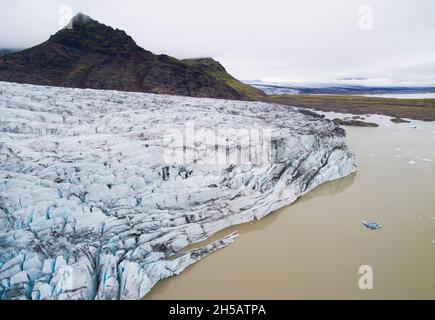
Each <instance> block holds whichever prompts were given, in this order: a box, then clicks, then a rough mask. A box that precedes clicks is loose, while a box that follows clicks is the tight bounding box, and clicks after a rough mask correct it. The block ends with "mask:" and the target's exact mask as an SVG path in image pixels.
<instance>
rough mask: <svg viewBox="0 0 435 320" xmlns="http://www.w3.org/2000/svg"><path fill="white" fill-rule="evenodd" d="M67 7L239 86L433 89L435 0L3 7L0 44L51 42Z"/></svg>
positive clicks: (11, 2)
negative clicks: (211, 67) (200, 63)
mask: <svg viewBox="0 0 435 320" xmlns="http://www.w3.org/2000/svg"><path fill="white" fill-rule="evenodd" d="M69 8H71V9H69ZM70 10H71V11H72V12H73V13H78V12H83V13H85V14H88V15H90V16H91V17H92V18H94V19H96V20H98V21H100V22H103V23H105V24H108V25H111V26H113V27H117V28H119V29H123V30H125V31H126V32H127V33H128V34H130V35H131V36H132V37H133V38H134V39H135V40H136V42H137V43H138V44H139V45H140V46H142V47H144V48H145V49H147V50H150V51H153V52H154V53H159V54H160V53H165V54H169V55H172V56H174V57H177V58H187V57H203V56H211V57H213V58H215V59H217V60H219V61H220V62H221V63H222V64H223V65H224V66H225V67H226V69H227V70H228V71H229V72H230V73H232V74H233V75H234V76H236V77H237V78H239V79H244V80H248V79H262V80H265V81H287V82H295V81H306V82H319V81H334V80H338V79H343V78H367V79H369V80H364V81H362V82H367V83H370V84H379V85H388V84H391V85H396V84H403V85H435V39H434V36H435V1H434V0H373V1H370V0H363V1H359V0H298V1H296V0H294V1H291V0H268V1H265V0H215V1H210V0H142V1H141V0H123V1H110V0H109V1H108V0H105V1H103V0H88V1H85V0H74V1H68V0H66V1H56V0H38V1H35V0H19V1H17V0H0V47H5V48H24V47H30V46H33V45H36V44H38V43H40V42H42V41H45V40H47V39H48V37H49V36H50V35H51V34H53V33H55V32H56V31H57V30H58V29H59V25H61V24H62V23H63V24H65V19H66V17H68V14H69V11H70ZM359 81H361V80H355V82H359Z"/></svg>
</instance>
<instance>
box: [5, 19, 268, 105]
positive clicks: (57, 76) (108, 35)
mask: <svg viewBox="0 0 435 320" xmlns="http://www.w3.org/2000/svg"><path fill="white" fill-rule="evenodd" d="M71 25H72V29H68V28H65V29H62V30H60V31H59V32H57V33H56V34H55V35H53V36H51V37H50V38H49V39H48V40H47V41H46V42H43V43H41V44H39V45H37V46H35V47H33V48H30V49H26V50H22V51H19V52H14V53H10V52H5V53H7V54H6V55H3V56H1V57H0V81H9V82H18V83H28V84H37V85H49V86H61V87H73V88H92V89H109V90H120V91H138V92H150V93H162V94H174V95H186V96H195V97H209V98H224V99H240V100H252V99H256V98H258V97H261V96H265V94H264V93H263V92H262V91H261V90H258V89H255V88H253V87H251V86H249V85H246V84H243V83H241V82H240V81H238V80H236V79H235V78H233V77H232V76H231V75H229V74H228V73H227V72H226V71H225V68H224V67H223V66H222V65H220V64H219V63H218V62H217V61H214V60H213V59H211V58H203V59H190V60H184V61H182V60H178V59H176V58H173V57H170V56H167V55H156V54H153V53H152V52H150V51H146V50H144V49H143V48H141V47H139V46H138V45H137V44H136V43H135V41H134V40H133V39H132V38H131V37H130V36H128V35H127V34H126V33H125V32H124V31H121V30H118V29H113V28H111V27H110V26H106V25H104V24H102V23H99V22H98V21H95V20H93V19H92V18H90V17H88V16H86V15H84V14H82V13H80V14H78V15H76V16H75V17H74V18H73V19H72V21H71Z"/></svg>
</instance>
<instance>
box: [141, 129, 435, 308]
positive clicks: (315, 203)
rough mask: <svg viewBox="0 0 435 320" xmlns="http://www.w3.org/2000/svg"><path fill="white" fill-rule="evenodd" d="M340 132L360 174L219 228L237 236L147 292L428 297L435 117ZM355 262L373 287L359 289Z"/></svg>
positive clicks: (434, 230)
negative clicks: (371, 225)
mask: <svg viewBox="0 0 435 320" xmlns="http://www.w3.org/2000/svg"><path fill="white" fill-rule="evenodd" d="M386 123H388V121H387V122H386ZM415 124H417V126H419V128H414V126H415ZM347 131H348V143H349V146H350V148H351V150H352V151H353V152H354V153H356V154H357V156H358V161H359V171H358V173H357V174H355V175H352V176H350V177H347V178H344V179H342V180H339V181H334V182H330V183H327V184H325V185H322V186H320V187H319V188H317V189H316V190H314V191H313V192H311V193H310V194H308V195H306V196H305V197H303V198H301V199H300V200H299V201H297V202H296V203H294V204H293V205H291V206H289V207H287V208H284V209H281V210H279V211H277V212H275V213H272V214H271V215H269V216H268V217H266V218H265V219H263V220H261V221H258V222H256V223H251V224H245V225H240V226H235V227H232V228H230V229H227V230H224V231H222V232H220V233H219V234H217V235H216V236H215V237H214V238H215V239H217V238H222V237H223V236H225V235H226V234H228V233H230V232H232V231H238V232H239V233H240V236H239V238H238V239H237V240H236V241H235V243H233V244H231V245H230V246H228V247H227V248H225V249H223V250H220V251H218V252H217V253H214V254H212V255H211V256H209V257H207V258H205V259H204V260H202V261H200V262H199V263H197V264H195V265H193V266H192V267H190V268H188V269H187V270H186V271H185V272H183V273H182V274H181V275H180V276H177V277H172V278H169V279H166V280H164V281H162V282H160V283H159V284H157V286H156V287H154V288H153V290H152V291H151V292H150V294H148V296H147V297H146V299H381V298H382V299H402V298H409V299H416V298H421V299H435V123H421V122H418V123H417V122H415V123H413V124H399V125H395V124H393V125H388V124H387V126H382V127H379V128H347ZM431 160H432V161H431ZM367 219H368V220H375V221H379V222H380V223H381V224H382V225H383V229H381V230H378V231H370V230H368V229H366V228H364V227H363V226H362V224H361V221H362V220H367ZM361 265H370V266H371V267H372V268H373V272H374V273H373V275H374V277H373V279H374V289H373V290H365V291H363V290H361V289H359V286H358V280H359V277H360V276H361V275H360V274H358V269H359V267H360V266H361Z"/></svg>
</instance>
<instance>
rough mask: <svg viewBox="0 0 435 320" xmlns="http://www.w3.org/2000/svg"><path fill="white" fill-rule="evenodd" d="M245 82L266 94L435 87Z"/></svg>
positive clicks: (406, 91) (412, 90) (364, 92)
mask: <svg viewBox="0 0 435 320" xmlns="http://www.w3.org/2000/svg"><path fill="white" fill-rule="evenodd" d="M349 80H350V79H349ZM352 80H354V79H352ZM245 84H249V85H250V86H252V87H255V88H257V89H259V90H261V91H263V92H265V93H266V94H268V95H288V94H305V95H308V94H322V95H331V94H333V95H368V94H412V93H433V92H435V87H433V86H432V87H431V86H414V87H411V86H369V85H360V84H351V83H346V82H343V81H340V83H266V82H262V81H245Z"/></svg>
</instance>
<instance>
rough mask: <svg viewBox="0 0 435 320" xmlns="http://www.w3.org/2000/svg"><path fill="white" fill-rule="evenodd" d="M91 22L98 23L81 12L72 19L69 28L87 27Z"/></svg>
mask: <svg viewBox="0 0 435 320" xmlns="http://www.w3.org/2000/svg"><path fill="white" fill-rule="evenodd" d="M91 22H97V21H96V20H94V19H92V18H91V17H90V16H87V15H85V14H84V13H81V12H79V13H77V14H76V15H75V16H74V17H73V18H72V19H71V21H70V23H69V26H71V27H72V28H74V26H78V25H85V24H88V23H91Z"/></svg>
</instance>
